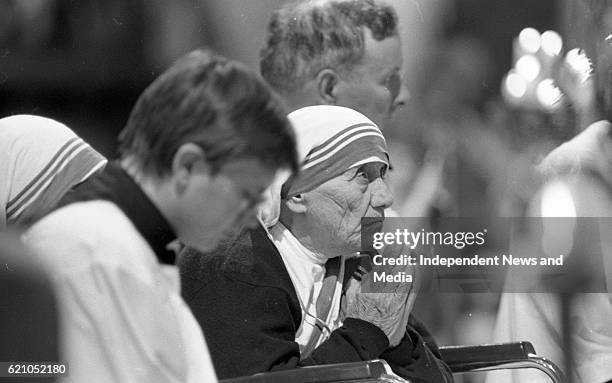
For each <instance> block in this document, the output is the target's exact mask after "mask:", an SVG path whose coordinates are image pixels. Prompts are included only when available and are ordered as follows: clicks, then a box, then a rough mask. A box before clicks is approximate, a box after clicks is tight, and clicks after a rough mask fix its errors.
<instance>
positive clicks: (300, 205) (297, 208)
mask: <svg viewBox="0 0 612 383" xmlns="http://www.w3.org/2000/svg"><path fill="white" fill-rule="evenodd" d="M285 206H287V209H289V210H290V211H291V212H292V213H293V214H303V213H305V212H306V205H305V204H304V198H303V197H302V195H301V194H298V195H296V196H293V197H291V198H288V199H287V200H286V201H285Z"/></svg>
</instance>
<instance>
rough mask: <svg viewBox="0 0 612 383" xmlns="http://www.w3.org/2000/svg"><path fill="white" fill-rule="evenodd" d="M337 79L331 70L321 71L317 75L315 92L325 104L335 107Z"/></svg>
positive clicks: (334, 72)
mask: <svg viewBox="0 0 612 383" xmlns="http://www.w3.org/2000/svg"><path fill="white" fill-rule="evenodd" d="M338 83H339V77H338V74H337V73H336V71H335V70H333V69H323V70H322V71H320V72H319V73H318V74H317V92H318V94H319V98H320V99H321V100H322V101H323V102H324V103H325V104H330V105H335V104H336V103H337V101H338Z"/></svg>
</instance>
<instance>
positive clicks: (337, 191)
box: [302, 162, 393, 257]
mask: <svg viewBox="0 0 612 383" xmlns="http://www.w3.org/2000/svg"><path fill="white" fill-rule="evenodd" d="M386 170H387V165H386V164H383V163H380V162H370V163H366V164H364V165H362V166H360V167H357V168H352V169H349V170H347V171H346V172H345V173H344V174H342V175H340V176H338V177H336V178H334V179H331V180H329V181H327V182H325V183H324V184H322V185H320V186H319V187H317V188H316V189H314V190H312V191H310V192H307V193H304V194H302V198H303V199H304V203H305V206H306V219H307V222H308V228H309V229H308V230H309V233H307V234H308V237H309V244H308V246H309V247H311V248H312V249H313V250H315V251H317V252H320V253H322V254H325V255H328V256H330V257H333V256H339V255H343V254H349V253H353V252H356V251H359V250H360V248H361V219H362V218H363V217H380V218H383V217H384V209H385V208H388V207H389V206H391V204H392V203H393V197H392V195H391V192H390V191H389V188H388V187H387V185H386V184H385V182H384V180H383V178H384V175H385V172H386Z"/></svg>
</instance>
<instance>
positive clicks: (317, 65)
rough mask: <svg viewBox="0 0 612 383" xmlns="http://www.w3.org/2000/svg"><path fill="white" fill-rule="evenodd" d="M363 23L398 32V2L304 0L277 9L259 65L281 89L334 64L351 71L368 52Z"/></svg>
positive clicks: (376, 30)
mask: <svg viewBox="0 0 612 383" xmlns="http://www.w3.org/2000/svg"><path fill="white" fill-rule="evenodd" d="M364 27H366V28H368V29H369V30H370V32H371V34H372V37H373V38H374V39H375V40H377V41H381V40H384V39H386V38H388V37H391V36H395V35H397V14H396V12H395V10H394V9H393V7H391V6H389V5H387V4H384V3H381V2H379V1H377V0H328V1H306V2H304V1H302V2H296V3H292V4H290V5H287V6H285V7H283V8H281V9H279V10H277V11H275V12H274V13H273V14H272V17H271V19H270V22H269V23H268V33H267V37H266V44H265V46H264V48H263V49H262V50H261V52H260V62H259V69H260V72H261V75H262V76H263V78H265V79H266V81H268V83H269V84H270V85H271V86H272V87H273V88H274V89H276V90H277V91H279V92H284V91H293V90H295V89H299V88H300V87H302V86H303V85H304V84H305V83H306V82H307V81H309V80H311V79H313V78H314V77H315V76H316V75H317V73H319V72H320V71H321V70H323V69H326V68H330V69H334V70H336V71H338V72H340V73H342V74H347V73H349V72H350V71H351V70H352V68H353V66H354V65H355V64H358V63H359V62H360V60H361V59H362V57H363V55H364Z"/></svg>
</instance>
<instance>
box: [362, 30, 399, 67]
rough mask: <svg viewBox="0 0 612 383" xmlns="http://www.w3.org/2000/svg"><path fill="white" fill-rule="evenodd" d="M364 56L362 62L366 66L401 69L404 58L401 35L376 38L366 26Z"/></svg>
mask: <svg viewBox="0 0 612 383" xmlns="http://www.w3.org/2000/svg"><path fill="white" fill-rule="evenodd" d="M363 56H364V57H363V61H362V63H363V65H364V66H366V67H367V66H369V67H372V69H376V70H380V71H383V70H387V71H392V70H396V69H401V68H402V66H403V63H404V59H403V56H402V44H401V40H400V37H399V35H397V34H395V35H393V36H389V37H387V38H385V39H382V40H376V39H375V38H374V37H373V36H372V33H371V32H370V30H369V29H368V28H365V30H364V55H363Z"/></svg>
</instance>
